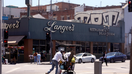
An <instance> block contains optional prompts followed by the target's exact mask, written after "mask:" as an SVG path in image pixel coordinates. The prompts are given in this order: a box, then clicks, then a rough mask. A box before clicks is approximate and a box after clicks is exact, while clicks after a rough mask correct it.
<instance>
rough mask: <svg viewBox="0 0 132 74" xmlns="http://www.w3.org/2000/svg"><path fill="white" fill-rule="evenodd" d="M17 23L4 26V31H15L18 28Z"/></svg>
mask: <svg viewBox="0 0 132 74" xmlns="http://www.w3.org/2000/svg"><path fill="white" fill-rule="evenodd" d="M19 23H20V22H19V21H16V22H15V23H11V24H6V29H17V28H19Z"/></svg>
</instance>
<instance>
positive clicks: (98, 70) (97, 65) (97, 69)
mask: <svg viewBox="0 0 132 74" xmlns="http://www.w3.org/2000/svg"><path fill="white" fill-rule="evenodd" d="M94 74H102V62H101V61H95V62H94Z"/></svg>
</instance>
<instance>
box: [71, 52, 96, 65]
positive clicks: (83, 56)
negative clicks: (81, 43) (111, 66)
mask: <svg viewBox="0 0 132 74" xmlns="http://www.w3.org/2000/svg"><path fill="white" fill-rule="evenodd" d="M74 56H75V59H76V61H75V62H78V63H82V62H83V63H84V62H91V63H93V62H94V61H95V60H96V57H95V55H93V54H91V53H78V54H76V55H74Z"/></svg>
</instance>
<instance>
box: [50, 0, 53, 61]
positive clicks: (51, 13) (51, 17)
mask: <svg viewBox="0 0 132 74" xmlns="http://www.w3.org/2000/svg"><path fill="white" fill-rule="evenodd" d="M52 19H53V12H52V0H50V20H52ZM50 38H51V39H50V51H51V54H50V63H51V61H52V47H51V45H52V32H51V31H50Z"/></svg>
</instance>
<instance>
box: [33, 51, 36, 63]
mask: <svg viewBox="0 0 132 74" xmlns="http://www.w3.org/2000/svg"><path fill="white" fill-rule="evenodd" d="M33 56H34V63H36V62H37V52H35V53H34V54H33Z"/></svg>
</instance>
